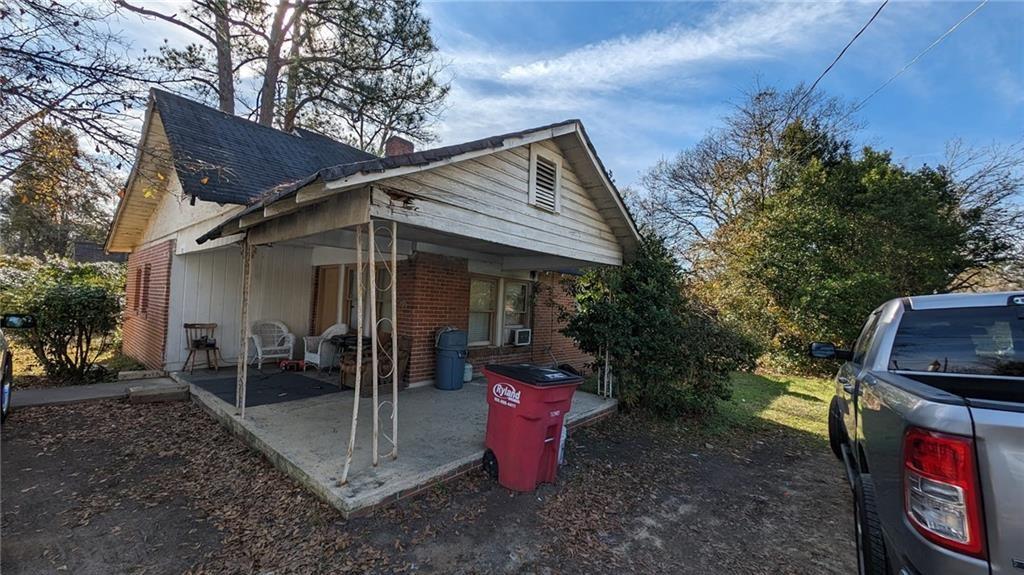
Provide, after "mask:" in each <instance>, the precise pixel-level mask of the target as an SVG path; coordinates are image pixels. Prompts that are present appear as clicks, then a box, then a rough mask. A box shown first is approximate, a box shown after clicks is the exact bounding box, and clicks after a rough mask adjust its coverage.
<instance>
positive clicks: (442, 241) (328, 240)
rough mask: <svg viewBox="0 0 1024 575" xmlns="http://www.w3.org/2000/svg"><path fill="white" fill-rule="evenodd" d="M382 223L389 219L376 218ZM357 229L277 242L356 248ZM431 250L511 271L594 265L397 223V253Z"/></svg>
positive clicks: (403, 254)
mask: <svg viewBox="0 0 1024 575" xmlns="http://www.w3.org/2000/svg"><path fill="white" fill-rule="evenodd" d="M374 221H375V222H377V223H378V225H379V224H382V223H384V222H386V220H382V219H378V220H374ZM355 237H356V235H355V229H354V228H349V229H340V230H331V231H327V232H321V233H317V234H312V235H309V236H305V237H302V238H297V239H294V240H289V241H286V242H279V243H278V245H288V246H295V247H317V246H320V247H330V248H342V249H351V250H354V249H355ZM413 252H429V253H436V254H440V255H448V256H453V257H463V258H467V259H473V260H479V261H487V262H491V263H495V264H499V265H501V267H502V269H503V270H508V271H559V272H570V273H572V272H576V271H578V270H580V269H583V268H586V267H592V266H594V265H595V264H594V263H593V262H587V261H583V260H577V259H572V258H567V257H560V256H555V255H550V254H545V253H543V252H539V251H535V250H528V249H523V248H517V247H515V246H509V245H505V244H500V243H496V242H489V241H486V240H481V239H476V238H470V237H465V236H460V235H458V234H452V233H445V232H440V231H437V230H432V229H428V228H424V227H421V226H415V225H410V224H399V225H398V254H399V255H400V256H408V255H410V254H412V253H413Z"/></svg>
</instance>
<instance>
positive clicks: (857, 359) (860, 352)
mask: <svg viewBox="0 0 1024 575" xmlns="http://www.w3.org/2000/svg"><path fill="white" fill-rule="evenodd" d="M879 317H881V316H880V314H878V313H877V312H876V313H873V314H871V317H869V318H868V322H867V324H865V325H864V329H863V331H861V332H860V337H858V338H857V343H855V344H854V346H853V359H852V360H851V361H852V362H853V363H855V364H857V365H864V356H865V355H867V353H868V349H869V348H870V347H871V341H872V340H873V339H875V328H876V327H877V326H878V318H879Z"/></svg>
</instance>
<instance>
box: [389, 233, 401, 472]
mask: <svg viewBox="0 0 1024 575" xmlns="http://www.w3.org/2000/svg"><path fill="white" fill-rule="evenodd" d="M399 356H400V354H399V352H398V222H395V221H392V222H391V459H398V378H399V377H401V375H402V374H401V373H399V371H398V358H399Z"/></svg>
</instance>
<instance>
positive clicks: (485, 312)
mask: <svg viewBox="0 0 1024 575" xmlns="http://www.w3.org/2000/svg"><path fill="white" fill-rule="evenodd" d="M497 291H498V290H497V285H496V283H495V282H494V280H487V279H478V278H474V279H473V280H471V281H470V284H469V342H470V343H487V342H490V341H491V333H492V329H493V326H494V311H495V308H496V307H497V306H496V299H497V295H498V294H497Z"/></svg>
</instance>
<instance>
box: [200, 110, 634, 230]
mask: <svg viewBox="0 0 1024 575" xmlns="http://www.w3.org/2000/svg"><path fill="white" fill-rule="evenodd" d="M554 132H561V133H572V132H575V133H576V134H577V136H578V137H579V138H580V140H582V142H583V143H584V145H585V149H586V151H587V152H589V157H590V160H591V161H592V162H593V164H594V167H595V169H596V170H597V172H598V173H599V174H600V178H601V180H602V181H603V185H604V187H605V188H607V190H608V192H609V194H610V195H611V197H612V198H613V200H614V203H615V205H616V207H617V213H619V214H621V217H622V220H623V221H624V224H625V227H626V228H627V229H628V232H625V233H624V234H623V236H622V237H621V238H620V239H621V240H623V241H625V242H626V243H627V244H630V245H635V242H636V241H637V240H638V239H639V237H640V235H639V231H638V229H637V226H636V223H635V221H634V220H633V216H632V214H630V212H629V209H628V208H627V207H626V205H625V202H623V200H622V196H621V194H620V193H619V191H618V188H616V186H615V184H614V182H612V180H611V178H610V177H609V176H608V171H607V169H606V168H605V167H604V164H603V162H601V158H600V157H599V156H598V155H597V150H596V149H595V148H594V144H593V143H592V142H591V140H590V136H588V135H587V132H586V130H585V129H584V127H583V123H582V122H580V121H579V120H576V119H572V120H565V121H563V122H557V123H554V124H548V125H545V126H539V127H536V128H530V129H527V130H520V131H517V132H510V133H507V134H501V135H497V136H490V137H487V138H481V139H479V140H472V141H469V142H464V143H461V144H454V145H451V146H443V147H440V148H433V149H430V150H423V151H419V152H413V153H411V154H401V155H396V156H388V157H383V158H373V159H370V160H364V161H359V162H352V163H349V164H342V165H337V166H332V167H329V168H323V169H320V170H317V171H315V172H313V173H312V174H310V175H308V176H306V177H305V178H301V179H298V180H295V181H294V182H291V183H289V184H283V185H280V186H276V187H274V188H272V189H269V190H267V191H266V193H265V194H264V197H263V198H262V199H260V200H259V201H256V202H254V203H252V204H251V205H250V206H249V207H248V208H246V209H244V210H242V211H241V212H239V213H238V214H235V215H234V216H232V217H230V218H228V219H227V220H225V221H224V222H221V223H220V224H219V225H218V226H217V227H215V228H213V229H211V230H210V231H208V232H206V233H205V234H203V235H202V236H200V237H199V238H197V240H196V242H197V243H200V244H202V243H204V242H206V241H208V240H211V239H215V238H219V237H221V236H222V235H223V233H224V230H225V229H226V228H227V227H229V226H231V225H232V224H235V223H237V222H239V221H240V220H241V219H242V218H243V217H245V216H247V215H250V214H253V213H256V212H260V211H262V210H263V209H264V208H266V207H267V206H270V205H271V204H274V203H276V202H279V201H281V200H285V199H288V198H290V197H292V196H294V195H295V194H296V193H298V191H299V190H300V189H301V188H304V187H306V186H308V185H310V184H312V183H314V182H323V183H329V182H336V181H338V180H343V179H345V178H349V177H359V176H366V178H367V181H376V180H378V179H383V178H387V177H390V176H392V175H394V172H395V171H396V170H401V169H403V168H414V169H430V168H432V167H433V166H432V165H431V164H436V163H438V162H445V161H457V160H458V159H460V156H465V155H467V154H479V153H491V152H496V151H498V150H501V149H503V148H504V147H505V146H506V145H519V142H522V141H523V140H522V139H523V138H530V137H538V135H542V134H548V136H544V137H550V134H551V133H554ZM510 141H511V142H510Z"/></svg>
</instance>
